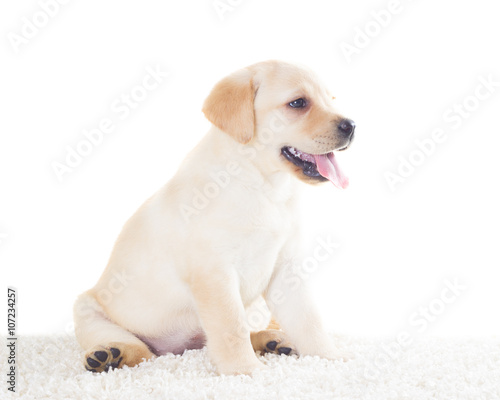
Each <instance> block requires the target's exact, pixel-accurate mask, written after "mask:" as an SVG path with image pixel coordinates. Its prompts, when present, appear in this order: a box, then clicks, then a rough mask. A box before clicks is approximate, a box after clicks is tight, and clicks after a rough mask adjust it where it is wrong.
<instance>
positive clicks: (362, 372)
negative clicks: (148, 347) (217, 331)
mask: <svg viewBox="0 0 500 400" xmlns="http://www.w3.org/2000/svg"><path fill="white" fill-rule="evenodd" d="M335 340H337V342H338V343H339V344H340V345H341V346H342V347H343V348H345V349H346V350H349V351H351V352H352V353H353V354H354V356H355V358H354V359H353V360H351V361H349V362H346V363H344V362H331V361H326V360H323V359H319V358H316V357H302V358H297V357H286V356H281V357H278V356H275V355H270V354H268V355H266V356H265V357H262V358H261V359H262V361H263V362H264V363H265V364H267V365H268V366H269V367H270V368H269V370H267V371H265V372H259V373H257V374H255V376H253V377H249V376H218V375H217V374H216V372H215V368H214V366H213V365H212V364H211V363H210V361H209V360H208V358H207V354H206V349H203V350H192V351H188V352H186V353H185V354H184V355H182V356H173V355H168V356H164V357H159V358H157V359H155V360H153V361H150V362H144V363H142V364H141V365H140V366H138V367H135V368H127V367H125V368H124V369H121V370H114V371H111V372H109V373H103V374H93V373H91V372H86V371H85V370H84V369H83V366H82V352H81V350H80V348H79V346H78V344H77V342H76V340H75V338H74V337H73V336H59V337H52V338H49V337H21V338H20V339H19V341H18V354H17V362H18V376H17V392H18V393H17V394H16V395H11V394H10V392H7V391H6V386H7V385H6V379H5V378H6V374H5V372H6V371H7V353H6V347H5V345H3V344H2V346H1V361H0V365H1V371H2V379H1V381H2V387H1V389H0V399H2V400H3V399H11V398H12V399H14V398H15V399H17V398H21V399H37V400H38V399H51V400H57V399H71V400H78V399H99V400H105V399H113V400H114V399H116V400H127V399H152V400H160V399H176V400H177V399H231V400H234V399H287V400H288V399H301V400H302V399H363V400H372V399H381V400H391V399H397V400H406V399H412V400H414V399H415V400H424V399H438V400H446V399H450V400H460V399H471V400H490V399H491V400H498V399H500V339H498V338H497V339H491V340H466V339H462V340H445V339H422V340H418V341H416V342H414V343H413V344H412V345H411V346H410V347H407V348H405V349H402V348H400V347H398V346H397V345H396V343H395V342H394V341H392V340H390V339H387V340H380V339H363V338H353V337H345V336H341V337H338V336H335ZM3 343H5V342H3Z"/></svg>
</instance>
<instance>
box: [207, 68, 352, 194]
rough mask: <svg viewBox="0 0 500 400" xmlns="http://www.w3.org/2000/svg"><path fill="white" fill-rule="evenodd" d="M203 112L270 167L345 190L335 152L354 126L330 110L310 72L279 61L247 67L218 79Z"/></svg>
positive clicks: (346, 143)
mask: <svg viewBox="0 0 500 400" xmlns="http://www.w3.org/2000/svg"><path fill="white" fill-rule="evenodd" d="M203 111H204V112H205V115H206V116H207V118H208V119H209V120H210V121H211V122H212V123H214V125H216V126H217V127H218V128H220V129H221V130H223V131H225V132H226V133H229V134H230V135H232V136H233V137H234V138H235V140H238V141H240V142H241V143H244V144H248V145H254V146H255V148H256V149H257V150H259V149H260V150H261V151H258V153H259V154H258V156H260V157H262V158H266V160H265V161H266V162H267V163H268V165H269V168H270V169H276V168H277V169H284V170H288V171H290V172H291V173H292V174H294V175H295V176H296V177H297V178H299V179H301V180H302V181H305V182H308V183H318V182H325V181H327V180H330V181H331V182H332V183H333V184H334V185H335V186H337V187H339V188H345V187H346V186H347V184H348V180H347V177H346V176H345V175H344V174H343V173H342V171H341V169H340V168H339V166H338V164H337V161H336V159H335V153H334V152H335V151H342V150H345V149H346V148H347V147H349V145H350V144H351V142H352V140H353V138H354V128H355V125H354V122H353V121H351V120H349V119H346V118H344V117H343V116H341V115H339V114H338V113H337V112H336V111H335V109H334V108H333V99H332V96H331V94H330V93H328V91H327V90H326V88H325V87H324V86H323V85H322V84H321V82H320V81H319V80H318V79H317V77H316V76H315V75H314V74H313V73H312V72H310V71H308V70H306V69H303V68H299V67H297V66H295V65H292V64H288V63H283V62H279V61H267V62H263V63H259V64H255V65H252V66H250V67H248V68H245V69H243V70H240V71H237V72H236V73H234V74H232V75H230V76H229V77H227V78H225V79H223V80H222V81H220V82H219V83H218V84H217V85H216V86H215V88H214V89H213V91H212V93H211V94H210V96H209V97H208V98H207V100H206V101H205V105H204V108H203Z"/></svg>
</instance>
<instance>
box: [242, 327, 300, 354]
mask: <svg viewBox="0 0 500 400" xmlns="http://www.w3.org/2000/svg"><path fill="white" fill-rule="evenodd" d="M250 337H251V340H252V346H253V349H254V350H255V351H256V352H260V353H274V354H278V355H282V354H284V355H287V356H290V355H293V354H298V353H297V350H296V349H295V347H294V346H293V345H292V344H291V343H290V340H289V339H288V336H287V335H286V334H285V333H284V332H283V331H280V330H277V329H266V330H264V331H260V332H253V333H252V334H251V336H250Z"/></svg>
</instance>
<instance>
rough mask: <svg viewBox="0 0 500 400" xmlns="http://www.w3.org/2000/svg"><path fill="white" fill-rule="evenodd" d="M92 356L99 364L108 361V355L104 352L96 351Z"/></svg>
mask: <svg viewBox="0 0 500 400" xmlns="http://www.w3.org/2000/svg"><path fill="white" fill-rule="evenodd" d="M94 356H95V358H97V359H98V360H99V361H101V362H104V361H106V360H107V359H108V353H106V352H105V351H96V352H95V353H94ZM89 365H90V364H89ZM90 366H91V367H93V365H90Z"/></svg>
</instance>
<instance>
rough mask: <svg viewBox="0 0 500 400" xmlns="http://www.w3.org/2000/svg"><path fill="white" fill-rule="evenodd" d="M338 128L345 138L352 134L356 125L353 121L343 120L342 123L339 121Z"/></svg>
mask: <svg viewBox="0 0 500 400" xmlns="http://www.w3.org/2000/svg"><path fill="white" fill-rule="evenodd" d="M338 128H339V131H340V132H342V133H343V134H344V135H345V136H347V137H349V136H351V135H352V134H353V133H354V128H356V124H355V123H354V121H352V120H350V119H347V118H345V119H343V120H342V121H340V123H339V125H338Z"/></svg>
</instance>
